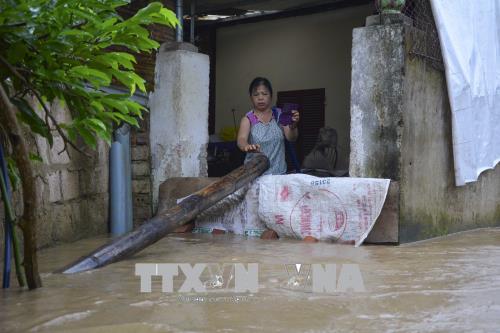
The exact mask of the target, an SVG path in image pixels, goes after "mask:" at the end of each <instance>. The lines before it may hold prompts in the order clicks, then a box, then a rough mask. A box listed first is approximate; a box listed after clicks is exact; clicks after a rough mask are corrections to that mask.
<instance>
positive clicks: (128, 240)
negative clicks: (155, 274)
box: [59, 154, 269, 274]
mask: <svg viewBox="0 0 500 333" xmlns="http://www.w3.org/2000/svg"><path fill="white" fill-rule="evenodd" d="M268 168H269V160H268V159H267V157H265V156H264V155H262V154H259V155H258V156H256V157H255V158H253V159H252V160H251V161H249V162H248V163H246V164H245V165H243V166H241V167H239V168H237V169H235V170H233V171H232V172H230V173H229V174H227V175H226V176H224V177H222V178H221V179H220V180H218V181H215V182H214V183H212V184H210V185H209V186H207V187H205V188H203V189H201V190H199V191H198V192H195V193H193V194H192V195H190V196H189V197H188V198H186V199H184V200H183V201H182V202H180V203H179V204H178V205H177V206H175V207H172V208H171V209H169V210H166V211H165V212H160V213H159V214H157V215H156V216H154V217H153V218H151V219H150V220H148V221H146V222H145V223H144V224H143V225H141V226H140V227H139V228H137V229H136V230H134V231H132V232H130V233H128V234H126V235H123V236H121V237H119V238H116V239H114V240H112V241H111V242H109V243H107V244H105V245H104V246H102V247H100V248H98V249H97V250H95V251H94V252H92V253H90V254H89V255H87V256H84V257H82V258H80V259H78V260H77V261H75V262H74V263H72V264H70V265H68V266H66V267H65V268H63V269H61V270H60V271H59V272H62V273H64V274H72V273H79V272H83V271H87V270H91V269H95V268H99V267H103V266H106V265H108V264H111V263H113V262H116V261H120V260H122V259H124V258H126V257H128V256H131V255H133V254H135V253H137V252H139V251H141V250H142V249H144V248H146V247H148V246H149V245H151V244H153V243H155V242H157V241H158V240H160V239H161V238H163V237H165V235H167V234H168V233H170V232H172V231H173V230H174V229H175V228H177V227H179V226H181V225H184V224H186V223H188V222H189V221H191V220H192V219H193V218H195V217H196V215H198V214H199V213H201V212H203V211H204V210H206V209H207V208H209V207H210V206H212V205H214V204H215V203H217V202H218V201H220V200H221V199H223V198H224V197H226V196H228V195H230V194H231V193H234V192H235V191H236V190H238V189H240V188H241V187H243V186H244V185H246V184H248V183H250V182H251V181H252V180H254V179H256V178H257V177H258V176H260V175H261V174H262V173H263V172H264V171H266V170H267V169H268Z"/></svg>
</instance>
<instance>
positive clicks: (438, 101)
mask: <svg viewBox="0 0 500 333" xmlns="http://www.w3.org/2000/svg"><path fill="white" fill-rule="evenodd" d="M416 38H422V34H420V33H418V32H416V31H415V30H414V28H412V27H411V26H407V25H403V24H392V25H377V26H369V27H364V28H358V29H355V30H354V33H353V51H352V54H353V59H352V71H353V72H352V86H351V156H350V162H351V165H350V172H351V176H357V177H382V178H391V179H393V180H395V181H398V182H399V188H400V194H399V200H400V202H399V209H400V210H399V211H400V216H399V239H400V242H408V241H415V240H420V239H426V238H430V237H434V236H439V235H444V234H448V233H452V232H457V231H461V230H467V229H472V228H477V227H488V226H500V167H499V166H497V167H496V169H495V170H489V171H487V172H484V173H483V174H482V175H481V176H480V177H479V180H478V181H477V182H475V183H471V184H468V185H466V186H463V187H456V186H455V184H454V169H453V152H452V145H451V120H450V117H451V111H450V106H449V102H448V96H447V90H446V82H445V77H444V72H442V71H439V70H436V69H434V68H433V67H431V66H430V65H429V64H428V63H427V62H426V61H425V60H424V59H422V58H419V57H415V56H412V55H411V54H410V52H409V50H410V49H411V45H412V43H413V42H415V39H416Z"/></svg>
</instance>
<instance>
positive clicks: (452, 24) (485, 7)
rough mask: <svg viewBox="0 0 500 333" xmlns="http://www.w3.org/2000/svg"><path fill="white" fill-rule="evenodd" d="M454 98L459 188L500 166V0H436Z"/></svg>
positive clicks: (445, 60) (456, 175)
mask: <svg viewBox="0 0 500 333" xmlns="http://www.w3.org/2000/svg"><path fill="white" fill-rule="evenodd" d="M431 5H432V11H433V14H434V19H435V21H436V27H437V30H438V33H439V39H440V41H441V49H442V53H443V59H444V63H445V69H446V80H447V85H448V95H449V98H450V105H451V115H452V132H453V156H454V162H455V182H456V185H457V186H461V185H464V184H466V183H469V182H474V181H476V180H477V178H478V176H479V174H480V173H481V172H483V171H484V170H487V169H493V168H494V167H495V165H496V164H497V163H498V162H500V0H474V1H471V0H453V1H450V0H431Z"/></svg>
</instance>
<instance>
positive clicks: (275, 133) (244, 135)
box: [238, 77, 300, 239]
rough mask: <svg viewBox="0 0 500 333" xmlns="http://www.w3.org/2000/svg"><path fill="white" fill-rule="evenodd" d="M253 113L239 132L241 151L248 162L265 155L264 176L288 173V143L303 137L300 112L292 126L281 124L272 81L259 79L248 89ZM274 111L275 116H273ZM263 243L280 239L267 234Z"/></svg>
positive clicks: (293, 112)
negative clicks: (275, 106)
mask: <svg viewBox="0 0 500 333" xmlns="http://www.w3.org/2000/svg"><path fill="white" fill-rule="evenodd" d="M248 92H249V94H250V101H251V102H252V105H253V109H252V110H250V111H249V112H248V113H247V114H246V115H245V117H243V118H242V119H241V122H240V129H239V131H238V147H239V148H240V149H241V150H242V151H243V152H245V153H247V156H246V158H245V162H247V161H248V160H250V159H252V158H253V157H254V156H255V154H254V153H260V152H261V153H263V154H264V155H266V156H267V158H268V159H269V164H270V166H269V169H267V171H266V172H265V173H264V175H282V174H285V173H286V161H285V141H284V139H285V138H286V139H287V140H288V141H295V140H297V137H298V136H299V131H298V129H297V124H298V122H299V119H300V115H299V112H298V111H297V110H292V121H291V123H290V124H288V125H282V124H280V123H279V116H280V112H281V110H279V109H274V110H273V108H272V105H271V103H272V99H273V88H272V86H271V83H270V82H269V80H268V79H266V78H263V77H257V78H255V79H253V81H252V82H251V83H250V87H249V88H248ZM273 111H274V112H273ZM261 238H263V239H274V238H278V234H277V233H276V232H275V231H274V230H271V229H268V230H266V231H264V232H263V233H262V235H261Z"/></svg>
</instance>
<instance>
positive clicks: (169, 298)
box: [0, 228, 500, 332]
mask: <svg viewBox="0 0 500 333" xmlns="http://www.w3.org/2000/svg"><path fill="white" fill-rule="evenodd" d="M106 241H107V239H106V238H95V239H87V240H82V241H79V242H76V243H73V244H65V245H61V246H57V247H54V248H50V249H46V250H43V251H41V253H40V265H41V271H42V279H43V283H44V287H43V288H41V289H38V290H35V291H30V292H28V291H20V290H18V289H16V288H11V289H9V290H2V292H1V298H0V331H2V332H17V331H31V332H59V331H61V332H250V331H265V332H353V331H361V332H365V331H377V332H458V331H460V332H483V331H484V332H493V331H499V330H500V229H498V228H495V229H481V230H476V231H472V232H465V233H460V234H455V235H451V236H447V237H443V238H436V239H432V240H428V241H423V242H418V243H412V244H406V245H401V246H368V245H367V246H361V247H359V248H354V247H353V246H351V245H336V244H326V243H315V244H309V243H303V242H300V241H295V240H278V241H264V240H260V239H253V238H249V239H245V238H243V237H237V236H232V235H203V234H183V235H175V236H169V237H166V238H164V239H163V240H161V241H160V242H158V243H156V244H154V245H153V246H151V247H150V248H148V249H146V250H144V251H142V252H140V253H139V254H137V255H136V256H134V257H132V258H130V259H128V260H125V261H122V262H119V263H115V264H112V265H110V266H107V267H104V268H102V269H98V270H94V271H90V272H85V273H80V274H75V275H62V274H55V273H51V272H53V271H54V270H56V269H59V268H61V267H63V266H65V265H66V264H68V263H70V262H72V261H74V260H75V259H76V258H78V257H79V256H81V255H83V254H86V253H88V252H90V251H91V250H93V249H94V248H95V247H97V246H99V245H101V244H103V243H104V242H106ZM136 263H158V264H164V263H190V264H192V265H194V264H195V263H218V264H223V263H227V264H235V263H244V264H247V263H258V291H256V292H251V293H250V292H235V291H234V289H231V288H229V287H230V286H227V287H224V288H207V290H206V291H205V292H194V291H193V290H191V291H190V292H186V293H184V292H180V291H179V287H180V286H181V285H182V284H183V283H184V282H185V281H186V278H185V276H184V275H183V274H182V273H181V274H179V275H178V276H176V277H175V278H174V280H173V292H162V282H161V279H160V277H155V278H153V281H152V284H151V285H152V290H151V292H141V291H140V278H139V276H136V275H135V264H136ZM287 264H302V266H300V267H301V268H300V270H299V272H302V273H303V272H304V271H307V270H308V269H310V268H311V267H312V266H311V265H312V264H336V273H337V274H336V276H333V277H332V276H331V275H329V277H331V278H332V279H335V278H336V279H339V280H340V276H342V270H343V269H344V268H346V267H350V268H352V267H356V268H357V269H359V270H358V271H356V270H355V271H354V272H359V273H360V276H359V275H358V276H354V275H352V274H351V275H349V277H351V278H352V277H353V276H354V277H355V278H359V277H361V281H362V287H363V288H364V291H360V290H353V289H354V288H350V289H348V290H347V291H342V290H340V289H342V288H339V285H340V284H342V283H341V282H340V281H337V290H334V291H333V292H332V291H329V292H326V291H323V292H313V291H312V290H311V280H310V279H308V278H307V277H308V276H309V275H308V274H306V275H296V274H295V272H294V273H293V274H290V271H289V268H290V267H295V265H287ZM229 266H231V265H229ZM321 267H326V266H321ZM207 271H208V270H205V271H203V274H202V275H201V277H200V279H199V280H200V281H203V282H206V281H211V279H212V278H213V277H214V276H217V274H215V275H214V274H210V272H207ZM227 277H231V275H230V274H229V275H227V274H226V275H224V278H225V279H226V280H227ZM301 277H302V278H303V279H302V280H300V278H301ZM13 278H14V276H13ZM291 281H292V283H291ZM343 281H344V282H345V280H343ZM349 281H351V282H352V281H353V280H352V279H351V280H349ZM349 281H348V282H349ZM327 282H328V281H327ZM358 282H359V281H358V280H357V283H358Z"/></svg>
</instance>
